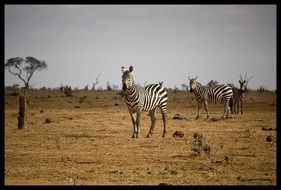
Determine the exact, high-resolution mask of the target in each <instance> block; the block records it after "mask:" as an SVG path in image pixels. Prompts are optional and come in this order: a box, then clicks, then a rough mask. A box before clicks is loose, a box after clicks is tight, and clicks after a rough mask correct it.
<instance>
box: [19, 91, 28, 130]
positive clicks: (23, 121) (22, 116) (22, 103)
mask: <svg viewBox="0 0 281 190" xmlns="http://www.w3.org/2000/svg"><path fill="white" fill-rule="evenodd" d="M26 109H27V104H26V99H25V95H24V96H20V105H19V116H18V129H23V128H24V127H25V126H26Z"/></svg>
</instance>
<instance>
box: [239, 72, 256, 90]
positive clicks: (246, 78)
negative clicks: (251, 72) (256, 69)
mask: <svg viewBox="0 0 281 190" xmlns="http://www.w3.org/2000/svg"><path fill="white" fill-rule="evenodd" d="M244 76H245V77H244V79H243V77H242V74H241V75H240V80H239V82H244V83H245V90H247V88H248V83H249V81H250V80H251V79H252V78H254V76H251V77H250V78H248V74H247V71H246V72H245V75H244Z"/></svg>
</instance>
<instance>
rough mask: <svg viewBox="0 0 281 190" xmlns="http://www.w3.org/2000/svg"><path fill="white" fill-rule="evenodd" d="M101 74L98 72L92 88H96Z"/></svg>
mask: <svg viewBox="0 0 281 190" xmlns="http://www.w3.org/2000/svg"><path fill="white" fill-rule="evenodd" d="M100 76H101V74H100V73H99V74H98V76H97V78H96V82H95V83H93V87H92V90H96V85H97V84H98V83H99V77H100Z"/></svg>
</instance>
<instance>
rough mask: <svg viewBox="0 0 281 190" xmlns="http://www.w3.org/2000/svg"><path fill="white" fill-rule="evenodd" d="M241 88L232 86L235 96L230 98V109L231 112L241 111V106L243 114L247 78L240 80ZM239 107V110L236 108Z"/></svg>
mask: <svg viewBox="0 0 281 190" xmlns="http://www.w3.org/2000/svg"><path fill="white" fill-rule="evenodd" d="M239 84H240V88H237V87H234V86H233V87H232V91H233V96H232V98H231V99H230V102H229V105H230V111H231V113H233V112H234V113H236V114H238V113H239V107H240V109H241V114H243V103H244V99H245V91H246V80H239ZM236 107H237V110H236Z"/></svg>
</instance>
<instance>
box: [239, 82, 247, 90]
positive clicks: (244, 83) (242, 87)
mask: <svg viewBox="0 0 281 190" xmlns="http://www.w3.org/2000/svg"><path fill="white" fill-rule="evenodd" d="M239 83H240V90H241V91H242V92H245V91H246V80H239Z"/></svg>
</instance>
